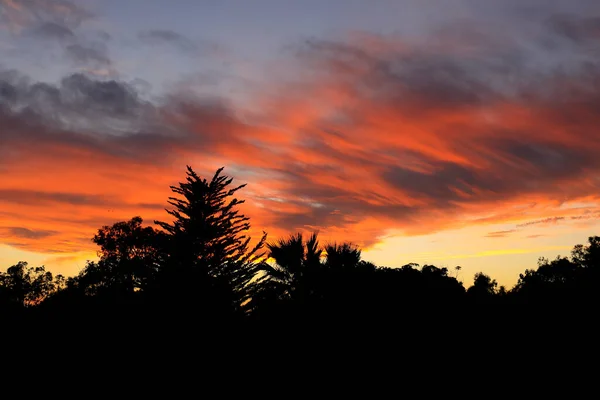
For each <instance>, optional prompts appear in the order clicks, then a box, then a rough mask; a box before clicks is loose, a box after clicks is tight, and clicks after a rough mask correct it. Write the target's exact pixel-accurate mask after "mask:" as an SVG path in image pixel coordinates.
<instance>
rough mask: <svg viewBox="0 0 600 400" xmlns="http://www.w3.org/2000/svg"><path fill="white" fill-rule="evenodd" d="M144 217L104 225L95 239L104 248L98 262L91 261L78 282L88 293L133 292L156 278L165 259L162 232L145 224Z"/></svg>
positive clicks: (141, 288) (143, 287)
mask: <svg viewBox="0 0 600 400" xmlns="http://www.w3.org/2000/svg"><path fill="white" fill-rule="evenodd" d="M142 223H143V220H142V218H141V217H134V218H132V219H131V220H129V221H123V222H117V223H115V224H113V225H112V226H104V227H102V228H100V229H99V230H98V232H97V233H96V235H95V236H94V238H93V242H94V243H96V244H97V245H98V246H99V247H100V249H99V250H98V256H99V258H100V260H99V261H98V262H88V263H87V264H86V266H85V268H84V269H83V271H81V273H80V274H79V276H78V277H77V285H78V286H79V288H80V289H81V290H83V291H84V292H85V293H86V294H88V295H97V294H108V293H113V294H117V293H118V294H120V295H131V294H133V293H134V292H137V291H140V290H144V289H145V288H147V287H148V286H149V285H151V284H152V281H153V280H154V279H155V276H156V273H157V271H158V268H159V266H160V264H161V262H163V259H164V254H163V252H162V248H161V238H162V236H163V234H162V232H157V231H156V230H154V228H152V227H150V226H146V227H144V226H142Z"/></svg>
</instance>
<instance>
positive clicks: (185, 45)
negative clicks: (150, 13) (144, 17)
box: [138, 29, 199, 52]
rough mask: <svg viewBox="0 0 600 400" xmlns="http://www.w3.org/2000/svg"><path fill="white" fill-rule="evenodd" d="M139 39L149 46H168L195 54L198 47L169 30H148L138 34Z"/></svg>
mask: <svg viewBox="0 0 600 400" xmlns="http://www.w3.org/2000/svg"><path fill="white" fill-rule="evenodd" d="M138 37H139V39H140V40H141V41H142V42H144V43H146V44H149V45H159V44H170V45H173V46H176V47H178V48H180V49H181V50H184V51H190V52H196V51H198V50H199V47H198V45H197V44H196V43H194V42H193V41H192V40H191V39H189V38H187V37H185V36H183V35H181V34H179V33H177V32H174V31H171V30H159V29H154V30H148V31H144V32H140V34H139V35H138Z"/></svg>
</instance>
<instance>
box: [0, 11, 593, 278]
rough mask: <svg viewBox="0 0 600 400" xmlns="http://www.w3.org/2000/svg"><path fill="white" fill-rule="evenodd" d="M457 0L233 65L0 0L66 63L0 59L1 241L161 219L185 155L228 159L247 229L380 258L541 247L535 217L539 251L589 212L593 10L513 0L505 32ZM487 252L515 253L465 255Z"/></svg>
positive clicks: (13, 20)
mask: <svg viewBox="0 0 600 400" xmlns="http://www.w3.org/2000/svg"><path fill="white" fill-rule="evenodd" d="M382 3H384V2H382ZM392 3H393V2H392ZM408 3H410V2H406V4H408ZM434 3H435V2H431V4H430V5H425V6H423V7H434V6H435V4H434ZM458 3H460V4H461V5H463V7H466V8H465V9H467V10H469V9H470V8H469V7H472V8H473V9H474V10H475V11H473V13H479V14H473V15H469V16H468V17H464V18H461V19H458V17H457V18H456V19H449V20H447V21H442V22H438V21H436V22H435V24H429V26H428V25H427V24H426V23H425V22H423V25H424V26H425V27H427V29H424V28H423V29H420V31H419V32H418V34H402V33H399V32H383V33H382V32H380V31H378V30H377V29H375V28H374V29H373V30H372V31H368V30H363V31H348V32H346V33H344V34H341V35H340V34H336V35H330V36H326V35H321V36H315V35H304V37H300V38H297V40H294V41H291V42H286V43H282V46H280V47H278V48H276V49H273V50H272V55H271V56H270V57H268V58H267V57H262V56H261V57H257V58H256V59H246V58H244V57H241V56H240V57H238V56H237V55H236V53H235V49H234V46H231V45H230V43H221V44H217V43H214V42H213V41H212V39H211V40H200V39H198V40H197V39H194V38H192V37H188V36H186V35H185V34H183V33H179V32H177V31H176V28H177V27H161V26H157V27H154V28H152V29H146V28H144V29H140V30H139V31H137V32H125V33H123V32H121V33H122V34H123V36H124V38H120V37H119V35H118V34H119V32H118V31H115V32H113V31H110V30H109V29H107V28H106V26H108V25H109V24H108V23H107V21H105V20H103V19H102V16H101V15H96V14H95V13H94V12H91V11H88V10H87V9H84V8H82V7H79V6H75V5H74V4H72V3H69V2H65V1H42V0H36V1H33V0H32V1H16V0H12V1H8V0H4V1H2V2H0V4H1V6H0V7H1V8H0V10H1V12H0V21H2V22H1V23H2V27H3V28H5V30H4V34H5V39H6V41H7V43H25V42H27V43H31V44H32V46H46V45H44V43H46V42H48V41H50V42H52V43H53V44H54V45H55V47H52V48H50V47H48V46H46V47H47V48H46V49H45V50H44V51H47V52H48V53H47V54H56V55H60V57H61V58H60V63H59V64H58V65H59V67H57V68H56V70H57V71H62V73H61V74H60V75H59V79H58V80H56V79H54V80H53V79H50V78H49V75H48V76H46V75H44V74H39V75H38V76H33V75H35V74H34V72H35V71H34V70H32V69H30V68H29V69H28V68H27V67H22V66H23V65H24V64H23V63H25V62H26V61H27V60H29V59H30V57H31V55H28V54H21V50H19V51H17V50H16V48H15V49H14V50H13V52H12V53H11V57H10V58H9V60H12V62H13V64H12V65H9V64H7V63H5V64H4V65H3V66H2V67H3V68H2V70H0V126H2V132H1V133H0V174H1V177H2V178H1V179H0V237H1V238H2V240H1V242H2V243H3V244H4V245H7V246H9V247H10V248H14V249H20V250H25V251H29V252H33V253H40V254H56V257H67V258H68V257H71V256H72V254H73V253H76V252H78V251H88V252H89V251H93V247H92V246H91V242H90V240H89V239H90V237H91V236H92V235H93V233H94V231H95V229H97V228H98V227H99V226H101V225H103V224H107V223H111V222H114V221H116V220H120V219H125V218H129V217H131V216H134V215H141V216H143V217H144V218H145V219H147V220H148V221H150V220H152V219H155V218H158V219H162V218H165V213H164V211H163V206H164V204H165V199H166V197H167V196H168V194H169V193H168V186H169V185H170V184H173V183H174V182H176V181H177V180H178V179H180V178H181V177H182V174H183V172H184V166H185V164H191V165H193V166H194V167H195V168H196V169H197V170H198V171H199V172H201V173H204V174H210V173H212V171H214V169H215V168H216V167H218V166H221V165H225V166H226V171H227V172H228V173H229V174H231V175H233V176H235V177H236V178H238V179H239V180H241V181H243V182H248V183H249V185H248V188H247V189H246V190H245V193H244V194H245V196H246V198H247V200H248V203H247V205H246V207H245V210H246V211H247V213H248V214H249V215H250V216H251V217H252V220H253V225H254V227H255V228H256V229H257V230H266V231H268V232H269V233H270V235H271V236H272V237H276V236H278V235H281V234H286V233H289V232H292V231H296V230H319V231H320V232H321V234H322V236H323V237H324V238H327V239H330V240H336V239H338V240H340V239H345V240H352V241H354V242H356V243H359V244H362V245H363V246H367V247H370V248H373V249H374V250H373V253H372V254H374V255H375V256H377V255H379V257H380V259H381V260H384V259H385V257H383V256H381V252H382V251H384V250H382V249H384V248H385V246H386V243H388V247H387V249H385V251H388V252H393V251H395V246H394V245H393V244H392V242H393V241H394V240H396V239H393V238H395V237H396V238H397V237H408V236H411V237H412V236H419V235H434V236H435V235H436V234H438V233H439V234H443V233H444V232H451V231H455V230H461V229H465V228H471V229H472V231H471V233H470V234H471V235H477V236H476V237H472V238H471V239H469V238H468V234H463V237H464V239H463V240H472V241H473V243H474V244H475V243H477V245H481V246H484V245H485V243H488V242H490V241H491V242H493V241H498V240H514V241H519V242H522V241H529V242H531V245H530V246H529V247H530V249H538V248H541V247H542V246H540V245H539V242H536V241H539V240H542V239H541V236H540V235H542V234H543V233H541V232H540V231H539V229H540V228H543V227H546V228H547V227H549V226H552V227H555V226H560V227H562V228H561V229H560V230H557V231H560V232H561V233H562V234H563V235H566V236H564V237H565V238H568V240H570V241H569V242H566V243H560V245H557V244H553V245H552V246H550V247H549V248H551V249H553V250H555V249H556V248H560V247H561V246H562V247H569V246H571V245H572V244H575V242H576V241H582V240H583V239H585V238H575V239H574V238H573V237H571V236H569V234H568V232H575V231H577V229H580V228H581V227H584V228H585V229H588V228H590V227H593V226H596V225H595V224H596V220H597V218H598V217H599V216H600V208H599V207H598V204H599V199H598V195H599V193H600V192H599V190H598V189H599V187H600V157H598V154H599V152H600V135H599V134H598V131H597V130H598V126H600V116H598V113H597V110H598V109H599V108H600V72H599V71H600V69H599V68H598V67H599V63H600V9H597V8H598V7H596V8H594V6H593V3H591V2H587V1H581V2H580V3H579V4H577V3H578V2H568V3H567V2H556V4H553V5H547V4H546V3H543V2H530V3H529V4H526V5H527V7H525V6H522V7H521V6H519V7H517V6H516V3H515V7H513V8H510V10H511V11H510V13H509V12H508V11H507V12H506V14H505V16H506V21H505V22H506V24H507V26H511V27H512V28H514V29H509V30H507V29H500V25H499V23H498V22H499V21H496V23H495V24H494V23H490V24H483V23H482V22H481V21H482V19H477V18H475V17H476V16H477V15H481V18H484V17H486V16H489V15H488V14H486V12H490V13H491V11H493V9H492V5H490V10H488V11H486V10H485V7H484V8H483V9H482V6H481V4H482V3H485V2H478V4H480V5H474V4H471V3H470V2H467V1H465V2H457V4H458ZM390 4H391V3H389V4H388V6H390V7H391V5H390ZM396 4H399V3H396ZM522 4H525V3H522ZM544 4H546V5H544ZM507 9H508V8H507ZM595 9H597V10H596V11H597V12H595V13H594V11H595ZM532 15H533V16H535V18H532ZM509 17H510V18H509ZM525 20H528V21H530V23H528V24H525V22H524V21H525ZM515 21H516V22H515ZM519 21H523V22H521V23H519ZM125 36H127V38H125ZM132 43H136V46H137V47H136V48H138V47H139V48H140V49H142V50H139V51H151V52H155V57H156V58H160V57H161V55H163V54H167V53H168V54H171V55H173V54H175V55H173V57H174V61H173V65H174V67H173V71H174V72H173V75H172V76H170V77H169V80H165V81H161V82H158V81H157V82H154V81H152V82H149V81H147V80H145V79H141V78H140V77H138V76H136V75H134V74H132V73H131V72H132V71H135V70H134V69H133V68H132V67H131V65H134V64H135V62H134V61H135V57H133V56H129V58H128V57H123V58H119V55H122V54H124V52H125V51H124V49H126V48H129V47H128V46H133V44H132ZM132 48H133V47H132ZM217 49H219V51H217ZM223 49H229V50H227V51H225V50H223ZM136 51H138V50H136ZM52 52H54V53H52ZM173 52H174V53H173ZM44 54H46V53H44ZM140 54H141V53H140ZM190 54H192V55H193V58H192V59H190ZM140 57H141V56H140ZM175 60H177V61H175ZM190 60H197V62H198V65H197V66H196V67H194V66H193V65H192V66H190V65H189V63H191V62H192V61H190ZM179 62H180V63H186V67H185V68H183V67H181V66H179V64H177V63H179ZM132 63H134V64H132ZM215 65H217V66H218V65H220V66H222V68H221V69H218V68H217V69H215V68H214V66H215ZM148 68H152V67H148ZM157 68H158V67H157ZM161 68H162V67H160V68H158V69H156V70H154V72H152V73H150V72H148V73H147V75H148V76H151V75H152V74H154V73H158V71H159V70H160V69H161ZM32 71H34V72H32ZM143 71H146V72H147V71H149V70H143ZM257 71H260V72H261V73H257ZM165 73H167V74H168V73H169V71H168V70H167V71H165ZM564 228H568V229H567V230H564ZM569 229H570V231H569ZM544 232H545V233H546V232H547V229H546V231H544ZM565 240H567V239H565ZM573 240H575V241H573ZM504 245H506V243H504V244H503V246H504ZM490 246H496V245H494V244H492V245H490ZM429 247H430V249H432V251H433V252H435V243H430V244H429ZM517 247H518V248H517ZM498 252H504V253H503V254H520V253H526V252H527V249H523V248H521V247H520V246H516V247H515V248H514V249H513V250H510V245H509V248H505V249H504V250H498V249H495V248H494V249H492V248H489V249H487V248H477V249H473V251H472V255H474V257H485V256H490V257H492V256H496V255H498ZM465 257H466V256H465ZM455 258H457V257H454V256H452V255H447V256H446V258H445V259H444V260H448V262H453V261H452V260H453V259H455ZM459 258H460V257H459ZM467 258H468V257H467ZM429 259H431V260H436V259H439V257H437V256H435V255H432V256H430V257H429ZM375 261H377V260H375ZM492 274H494V275H496V274H495V273H492Z"/></svg>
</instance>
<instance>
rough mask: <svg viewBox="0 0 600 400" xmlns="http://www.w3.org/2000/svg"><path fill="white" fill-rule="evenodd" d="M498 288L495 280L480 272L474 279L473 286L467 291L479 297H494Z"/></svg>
mask: <svg viewBox="0 0 600 400" xmlns="http://www.w3.org/2000/svg"><path fill="white" fill-rule="evenodd" d="M497 287H498V283H497V282H496V280H495V279H492V278H491V277H490V276H489V275H486V274H484V273H483V272H478V273H476V274H475V277H474V279H473V286H471V287H470V288H469V289H467V293H468V294H469V295H474V296H478V297H485V296H493V295H494V294H496V291H497Z"/></svg>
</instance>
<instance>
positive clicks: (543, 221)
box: [517, 217, 565, 228]
mask: <svg viewBox="0 0 600 400" xmlns="http://www.w3.org/2000/svg"><path fill="white" fill-rule="evenodd" d="M564 219H565V217H548V218H544V219H540V220H537V221H529V222H525V223H522V224H519V225H517V226H518V227H519V228H521V227H524V226H531V225H542V224H543V225H545V224H554V223H556V222H558V221H562V220H564Z"/></svg>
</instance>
